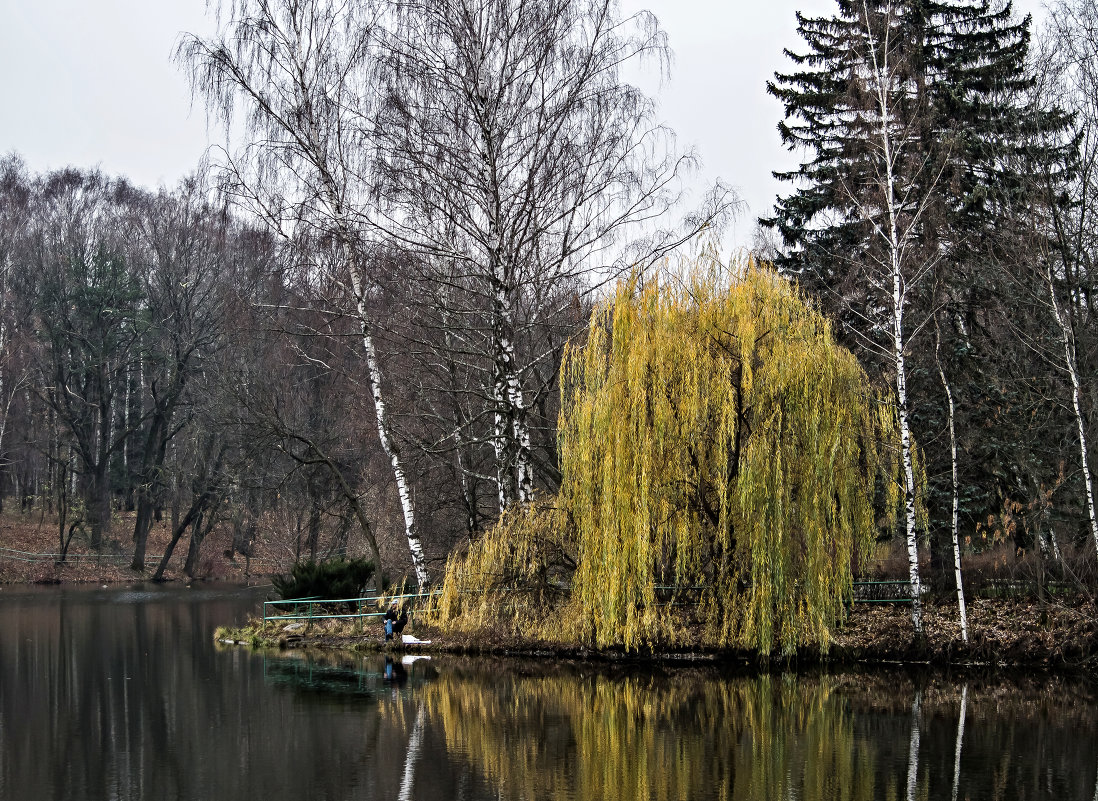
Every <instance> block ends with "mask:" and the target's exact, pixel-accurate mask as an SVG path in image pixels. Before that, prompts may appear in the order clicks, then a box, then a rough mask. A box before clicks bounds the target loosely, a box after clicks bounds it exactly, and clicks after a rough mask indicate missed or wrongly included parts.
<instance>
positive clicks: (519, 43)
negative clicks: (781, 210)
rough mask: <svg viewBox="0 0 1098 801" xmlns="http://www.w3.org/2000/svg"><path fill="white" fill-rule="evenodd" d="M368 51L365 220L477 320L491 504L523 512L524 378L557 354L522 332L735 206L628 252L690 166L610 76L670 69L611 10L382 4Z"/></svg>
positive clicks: (713, 207)
mask: <svg viewBox="0 0 1098 801" xmlns="http://www.w3.org/2000/svg"><path fill="white" fill-rule="evenodd" d="M380 52H381V60H380V62H379V79H378V80H379V85H380V87H381V90H382V91H383V92H384V97H383V101H384V102H383V104H382V105H381V106H380V108H379V112H378V114H379V116H378V123H377V125H376V128H375V136H376V137H377V139H378V157H379V162H380V166H379V176H380V184H379V187H380V188H379V194H378V198H379V207H378V210H377V214H376V215H375V216H374V218H373V219H374V224H375V226H376V227H377V228H378V229H379V230H382V231H384V232H385V233H386V235H387V236H389V237H391V238H392V239H393V240H394V241H396V242H398V243H400V244H401V245H402V246H403V247H405V248H407V249H408V250H410V251H411V252H413V253H415V254H417V255H418V256H419V257H420V258H422V259H423V260H424V261H425V262H426V263H427V264H429V265H432V266H433V267H434V268H435V278H436V280H440V281H443V282H445V283H446V285H447V287H448V288H449V289H450V293H449V294H450V298H449V300H450V302H452V303H454V304H455V305H456V309H455V311H456V313H457V314H458V315H459V316H462V317H463V318H464V319H465V320H466V321H469V322H470V323H472V322H474V321H476V322H478V323H479V321H483V326H484V328H483V329H481V330H477V328H476V326H475V325H474V326H469V327H466V328H465V332H466V333H467V334H470V335H471V339H472V340H473V342H471V343H470V344H472V345H475V347H477V348H478V349H479V350H481V351H482V352H483V354H484V357H485V362H486V365H485V368H484V370H485V373H486V374H485V375H484V376H483V379H482V382H481V386H482V394H483V401H484V404H485V406H486V407H487V408H488V409H489V410H490V414H491V417H492V434H491V441H492V446H493V450H494V456H495V463H496V476H495V478H496V484H497V488H498V502H499V505H500V508H501V509H503V508H505V507H506V506H507V505H508V504H509V503H510V502H511V501H512V500H515V499H517V500H518V501H520V502H527V501H529V500H530V499H531V497H532V493H533V491H534V487H535V484H536V483H537V480H536V476H535V469H534V459H533V455H532V450H533V436H532V433H531V422H530V416H531V404H532V397H534V396H537V395H539V394H540V393H543V392H544V390H545V387H544V385H541V384H540V383H539V382H538V380H537V367H538V365H540V364H543V363H545V362H546V361H549V362H550V363H552V364H553V365H554V366H555V363H556V360H557V359H559V346H558V347H557V348H554V347H550V348H545V347H544V346H543V345H540V344H532V343H531V337H530V331H531V329H532V328H534V327H536V326H539V325H542V324H543V323H544V322H545V321H546V320H547V319H552V318H554V317H555V316H558V315H560V313H561V311H562V308H561V304H562V303H563V304H568V303H570V302H571V301H570V299H569V298H568V296H567V293H563V292H561V291H560V288H561V287H562V286H569V287H570V288H573V287H576V286H582V289H583V290H584V291H586V290H588V289H590V288H592V287H593V286H597V285H600V284H601V283H603V282H605V281H606V280H608V279H609V278H612V277H613V276H614V275H617V274H619V273H620V271H621V270H622V269H623V268H624V267H627V266H629V265H636V264H638V263H640V264H645V263H651V262H652V261H654V260H656V259H658V258H659V257H660V256H661V255H662V254H663V253H664V252H667V251H668V250H669V249H670V248H672V247H674V246H676V245H678V244H679V243H681V242H682V241H684V240H685V239H686V238H689V237H690V236H692V235H693V233H694V232H696V231H697V230H699V229H700V228H701V227H702V226H704V225H705V224H708V223H709V222H711V221H712V220H713V219H714V218H715V217H717V216H719V215H720V214H721V213H723V212H724V211H725V210H726V209H727V207H728V203H729V199H730V195H729V194H728V193H727V192H725V191H724V190H721V189H719V188H718V189H717V190H716V192H715V193H714V194H713V195H711V196H710V198H709V201H708V203H707V205H706V206H705V207H704V208H703V209H702V210H701V211H700V212H699V213H697V214H696V215H694V216H692V217H691V218H689V219H688V220H687V221H686V222H685V224H684V226H683V227H681V228H676V229H673V230H653V231H649V232H648V235H647V237H645V238H641V239H640V240H639V241H637V242H636V245H637V246H636V247H633V248H629V247H627V244H628V242H629V241H631V240H630V239H629V234H630V232H631V231H632V232H633V235H634V236H638V235H639V234H640V230H639V224H641V223H653V222H655V221H660V220H661V219H662V218H663V217H664V216H665V215H666V214H668V213H669V212H670V211H672V209H673V208H674V207H675V204H676V202H677V200H678V189H679V179H680V178H681V176H682V175H683V173H684V172H685V171H687V170H688V169H689V168H690V167H691V166H692V164H693V162H694V159H693V156H692V154H689V153H687V154H682V155H680V154H677V153H676V152H675V150H674V148H673V146H672V143H671V141H670V139H669V132H668V131H667V130H666V129H665V128H663V127H662V126H660V125H659V124H657V123H656V121H655V115H654V106H653V103H652V101H651V100H650V99H649V98H647V97H645V96H644V95H643V94H641V93H640V92H639V91H638V90H637V89H635V88H634V87H632V86H630V85H628V84H627V83H625V82H624V80H623V79H622V76H621V70H622V69H623V67H624V66H626V65H627V64H630V63H632V62H636V61H639V60H642V59H654V60H657V61H659V62H666V60H667V59H668V56H669V51H668V49H667V45H666V41H665V35H664V33H663V32H662V31H661V30H660V28H659V27H658V25H657V24H656V21H655V19H654V18H653V17H652V16H651V15H650V14H647V13H639V14H636V15H634V16H632V17H629V18H624V19H623V18H621V17H620V16H619V15H618V13H617V4H616V3H614V2H612V0H413V2H408V3H403V4H399V5H397V6H394V10H393V12H392V15H391V18H390V19H389V21H388V22H387V29H386V32H385V35H384V37H383V40H382V47H381V50H380ZM658 224H659V225H666V223H663V222H659V223H658ZM554 350H556V352H554ZM542 375H547V376H550V377H551V376H553V375H555V370H548V371H545V372H544V373H542ZM549 380H553V379H552V378H550V379H549ZM455 425H456V426H457V427H459V428H460V426H461V423H460V422H455ZM462 438H463V437H462V435H461V434H458V435H457V436H455V437H454V439H455V440H458V441H460V440H462ZM465 439H468V437H465Z"/></svg>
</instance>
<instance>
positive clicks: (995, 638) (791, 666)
mask: <svg viewBox="0 0 1098 801" xmlns="http://www.w3.org/2000/svg"><path fill="white" fill-rule="evenodd" d="M925 613H926V637H925V641H924V643H922V644H921V645H920V644H918V643H916V642H915V641H914V639H913V637H912V630H911V620H910V616H909V614H908V610H907V608H906V607H903V608H899V609H897V608H881V607H880V606H873V607H865V606H856V607H855V608H854V609H853V610H852V611H851V612H850V614H849V616H848V618H847V620H846V621H845V623H844V624H843V625H842V626H841V628H840V629H839V630H838V631H836V632H835V633H834V635H833V638H832V642H831V645H830V648H829V649H828V651H827V652H826V653H824V652H823V651H822V650H821V649H820V648H818V647H803V648H801V649H799V650H798V651H797V653H796V654H795V655H793V656H789V657H782V656H780V655H778V656H774V655H772V656H770V657H764V656H760V655H758V654H756V653H754V652H749V651H745V650H738V649H713V648H705V647H702V646H701V645H700V644H691V643H681V644H679V645H677V646H675V647H673V648H665V649H645V650H641V651H630V652H627V651H624V650H623V649H613V648H611V649H595V648H589V647H584V646H578V645H575V644H569V643H560V642H548V641H537V640H531V639H529V638H524V637H522V636H521V635H519V634H516V633H514V632H507V631H493V632H484V631H482V632H444V631H440V630H439V629H437V628H432V627H429V626H424V625H420V626H418V627H415V630H414V631H415V636H416V637H417V638H419V639H422V640H430V641H431V642H430V643H410V644H405V643H400V642H388V643H386V642H384V641H383V639H382V637H381V636H380V634H379V632H378V631H377V628H378V627H377V626H376V624H375V625H371V626H369V627H367V628H366V629H365V631H363V632H355V631H353V630H350V626H349V624H343V625H332V624H324V623H321V622H317V623H314V624H313V625H312V626H308V627H307V626H304V625H303V624H290V625H280V624H278V623H272V622H269V623H267V624H263V623H262V621H259V620H253V621H251V623H250V624H248V625H246V626H243V627H240V628H237V629H228V628H221V629H218V631H217V632H215V634H214V638H215V639H217V640H219V641H220V642H222V643H223V644H231V645H245V646H249V647H251V648H261V649H262V648H277V649H317V650H325V651H352V652H378V653H392V654H398V653H399V654H404V653H422V654H433V653H439V654H452V655H460V656H506V657H515V658H525V659H529V658H532V659H554V660H562V661H584V662H602V663H610V664H633V663H635V664H665V665H675V666H680V665H681V666H700V665H719V666H722V667H738V668H743V669H747V670H751V671H773V670H778V671H787V670H794V671H801V670H811V669H815V668H819V667H855V666H868V667H892V668H897V667H899V668H909V669H910V668H933V669H948V670H960V671H973V672H987V671H989V670H990V671H1014V670H1019V669H1022V670H1039V671H1042V672H1055V673H1081V674H1085V675H1087V676H1090V677H1095V676H1098V616H1096V615H1095V612H1094V607H1093V606H1092V605H1091V604H1089V603H1088V602H1086V601H1083V600H1077V601H1072V602H1070V603H1063V602H1059V603H1055V604H1051V603H1047V602H1046V603H1045V604H1039V603H1037V602H1028V601H1002V600H995V601H989V600H985V599H974V600H973V601H970V604H969V615H970V635H971V636H970V640H969V642H968V643H967V644H965V643H964V642H962V640H961V638H960V630H959V625H958V624H957V622H956V620H955V619H954V618H955V617H956V607H951V606H949V605H947V604H941V605H929V604H928V605H927V606H926V608H925ZM257 624H258V625H257Z"/></svg>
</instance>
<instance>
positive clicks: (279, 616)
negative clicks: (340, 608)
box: [263, 591, 437, 623]
mask: <svg viewBox="0 0 1098 801" xmlns="http://www.w3.org/2000/svg"><path fill="white" fill-rule="evenodd" d="M435 594H437V591H435V592H419V593H406V594H404V595H368V596H366V597H363V598H287V599H284V600H281V601H264V602H263V622H264V623H266V622H267V621H269V620H329V619H354V618H365V617H383V616H384V615H385V611H386V610H385V609H379V608H377V603H378V601H387V602H390V603H391V602H393V601H396V600H401V599H405V598H428V597H430V596H431V595H435ZM336 604H347V605H348V610H350V609H351V608H353V609H354V611H347V612H345V613H336V612H331V611H329V609H328V607H333V606H334V605H336ZM351 604H354V606H353V607H351ZM371 604H372V605H373V606H374V609H372V610H371V611H368V612H364V611H363V609H364V608H369V607H370V605H371ZM286 607H289V611H285V612H284V611H282V609H284V608H286ZM301 607H304V608H305V611H304V613H301V612H300V611H298V610H299V609H300V608H301ZM318 608H319V609H318Z"/></svg>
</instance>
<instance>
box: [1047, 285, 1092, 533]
mask: <svg viewBox="0 0 1098 801" xmlns="http://www.w3.org/2000/svg"><path fill="white" fill-rule="evenodd" d="M1045 278H1046V280H1047V283H1048V297H1049V300H1050V301H1051V302H1052V316H1053V319H1055V320H1056V325H1057V326H1058V327H1059V328H1060V337H1061V339H1062V340H1063V344H1064V367H1065V368H1066V369H1067V371H1068V375H1069V376H1071V402H1072V407H1073V408H1074V410H1075V424H1076V426H1077V427H1078V429H1079V459H1080V462H1081V464H1082V470H1083V483H1084V484H1085V485H1086V489H1087V512H1088V514H1089V515H1090V534H1091V537H1092V538H1093V540H1094V548H1095V552H1096V554H1098V513H1096V511H1095V506H1094V481H1093V478H1092V476H1091V472H1090V458H1089V456H1088V454H1087V431H1086V423H1085V418H1084V417H1083V405H1082V400H1081V395H1082V391H1081V389H1080V387H1079V370H1078V368H1077V367H1076V363H1075V337H1074V335H1073V333H1072V330H1071V324H1070V322H1069V321H1068V320H1067V319H1066V318H1065V317H1064V315H1063V313H1062V312H1061V311H1060V302H1059V301H1058V300H1056V286H1055V284H1054V283H1053V280H1052V267H1051V266H1050V267H1047V268H1046V273H1045Z"/></svg>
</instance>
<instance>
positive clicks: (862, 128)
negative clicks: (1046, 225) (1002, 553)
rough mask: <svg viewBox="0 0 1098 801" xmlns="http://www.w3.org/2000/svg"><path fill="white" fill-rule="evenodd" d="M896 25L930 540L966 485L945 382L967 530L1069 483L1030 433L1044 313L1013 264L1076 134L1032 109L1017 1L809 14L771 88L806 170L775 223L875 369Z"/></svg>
mask: <svg viewBox="0 0 1098 801" xmlns="http://www.w3.org/2000/svg"><path fill="white" fill-rule="evenodd" d="M885 19H887V20H888V23H887V35H888V36H889V37H891V38H890V39H889V41H890V42H891V44H890V47H891V48H892V53H893V55H892V58H893V63H894V64H898V65H901V66H898V67H897V68H896V69H895V71H894V74H893V75H892V76H891V78H892V83H891V87H892V91H893V93H894V96H893V97H892V102H891V109H892V112H893V118H892V119H891V121H890V122H891V125H892V129H893V131H894V132H895V133H894V134H893V136H894V138H895V140H896V141H897V142H899V143H900V147H901V148H902V151H903V158H902V159H895V164H894V166H895V168H896V170H897V176H896V182H897V186H899V187H901V189H902V191H901V193H900V195H899V198H900V201H901V202H900V203H899V206H898V208H899V213H900V214H901V215H904V214H906V215H907V217H906V223H905V224H906V227H905V228H904V232H905V234H906V239H905V240H904V241H903V242H902V243H901V245H902V248H903V253H904V256H905V258H906V259H908V260H909V267H908V268H907V271H906V272H905V280H906V281H908V282H909V283H908V284H906V285H905V286H904V290H905V292H906V295H905V297H906V303H907V306H906V326H907V331H909V332H911V335H909V337H908V339H907V341H906V342H905V343H904V348H905V356H906V359H907V369H908V372H909V375H908V381H907V389H908V393H909V403H910V411H911V420H912V428H913V430H914V433H915V436H916V439H917V440H918V441H919V442H920V443H922V444H923V451H924V453H925V456H926V470H927V475H928V478H929V486H928V490H929V498H928V500H929V508H930V514H931V521H932V527H933V529H934V530H935V532H936V533H937V532H941V533H944V531H945V529H946V527H947V521H948V520H949V519H950V518H951V514H950V511H951V506H952V504H951V499H952V495H953V487H952V482H951V469H950V468H951V465H950V450H951V449H950V444H949V441H948V436H947V435H946V431H947V429H948V425H947V417H948V403H947V393H946V392H944V391H943V385H942V383H941V376H943V375H944V376H946V377H947V380H948V381H950V383H951V384H952V387H951V391H952V393H953V395H954V396H955V398H956V400H957V405H956V426H957V431H958V438H959V441H960V444H961V448H960V456H959V460H960V462H961V465H960V467H961V470H960V488H959V491H960V496H961V497H960V500H961V514H962V517H964V518H966V519H967V522H968V524H969V526H971V525H972V524H973V523H974V521H975V520H976V519H983V518H984V517H985V516H986V515H988V514H990V513H997V512H998V511H999V508H1000V505H1001V504H1002V502H1003V499H1004V498H1018V497H1019V495H1020V494H1022V493H1024V492H1026V486H1027V485H1030V486H1032V487H1033V488H1036V487H1037V486H1039V485H1040V484H1041V483H1042V482H1044V481H1045V480H1046V479H1048V478H1049V476H1050V473H1051V471H1053V470H1054V465H1053V464H1052V463H1051V459H1050V456H1049V455H1048V454H1044V453H1042V452H1041V450H1040V447H1039V446H1036V443H1035V441H1034V440H1029V441H1028V442H1027V438H1026V437H1023V436H1019V433H1020V431H1021V430H1022V429H1024V428H1025V427H1026V426H1027V425H1030V423H1029V422H1028V418H1029V416H1030V413H1031V412H1032V410H1033V404H1034V402H1035V394H1034V393H1031V392H1030V391H1029V387H1028V386H1027V382H1026V381H1025V380H1022V379H1024V378H1025V377H1026V376H1027V375H1030V374H1032V373H1033V372H1034V366H1033V364H1032V359H1030V358H1029V357H1028V356H1026V355H1025V354H1024V353H1023V352H1022V349H1021V348H1013V347H1008V346H1007V345H1006V341H1007V339H1008V337H1007V332H1008V329H1010V328H1017V327H1018V326H1028V325H1029V322H1028V321H1027V320H1026V319H1024V318H1025V317H1026V315H1027V314H1030V313H1029V312H1026V311H1025V310H1023V309H1021V308H1020V307H1019V304H1018V303H1017V296H1018V289H1017V286H1016V285H1015V284H1014V275H1015V271H1013V270H1012V269H1011V267H1012V259H1013V258H1015V256H1016V254H1018V253H1020V252H1024V251H1025V246H1026V245H1027V239H1032V238H1033V237H1031V236H1030V234H1031V233H1032V232H1033V230H1034V228H1035V227H1036V226H1037V225H1038V223H1037V222H1035V220H1036V219H1038V218H1039V214H1035V212H1034V210H1035V209H1039V208H1040V206H1041V204H1043V203H1045V202H1046V199H1047V198H1048V197H1049V196H1050V195H1054V194H1055V193H1054V192H1053V193H1050V192H1049V191H1048V190H1049V189H1050V185H1049V184H1046V185H1044V186H1041V185H1038V184H1037V183H1036V182H1034V181H1033V179H1032V176H1033V174H1034V172H1035V165H1040V172H1041V173H1042V174H1045V175H1050V176H1052V181H1051V184H1052V185H1055V184H1056V183H1057V182H1059V181H1061V180H1062V179H1063V177H1064V175H1065V172H1066V171H1067V170H1068V169H1069V168H1070V165H1071V156H1072V143H1071V140H1070V136H1067V135H1065V132H1066V130H1067V128H1068V126H1069V124H1070V120H1069V119H1068V117H1067V116H1066V115H1064V114H1063V113H1061V112H1059V111H1058V110H1056V109H1051V110H1049V109H1042V108H1039V107H1034V106H1032V105H1030V103H1029V90H1030V88H1031V86H1032V78H1031V76H1030V75H1029V73H1028V72H1027V68H1026V59H1027V54H1028V49H1029V29H1030V22H1031V21H1030V18H1029V17H1025V18H1023V19H1020V20H1019V19H1017V18H1016V17H1015V16H1014V15H1013V14H1012V8H1011V4H1010V3H1009V2H997V3H993V2H990V0H939V1H937V2H934V1H932V0H891V2H890V1H889V0H857V1H855V2H851V1H850V0H839V1H838V2H837V12H836V14H835V15H833V16H831V17H824V18H810V17H805V16H803V15H798V30H799V33H800V35H801V37H802V39H803V40H804V42H805V45H806V48H805V50H804V51H803V52H800V53H793V52H787V55H788V57H789V59H790V61H791V63H792V65H793V67H794V69H793V70H791V71H789V72H788V73H782V72H779V73H777V74H776V75H775V79H774V81H773V82H771V83H770V84H769V86H768V89H769V91H770V92H771V94H773V95H774V96H775V97H777V98H778V99H779V100H781V101H782V103H783V104H784V106H785V119H784V121H783V122H782V123H781V124H780V125H779V131H780V134H781V136H782V140H783V142H784V144H785V145H786V146H787V147H788V148H789V149H791V150H798V151H803V152H804V153H805V156H806V157H805V159H804V161H803V163H802V164H801V165H800V166H799V167H798V168H797V169H795V170H792V171H789V172H779V173H775V175H776V177H777V178H779V179H780V180H782V181H784V182H786V183H789V184H791V185H792V188H791V191H790V192H789V193H788V194H786V195H784V196H781V197H779V198H778V200H777V203H776V205H775V209H774V212H773V214H772V215H771V216H770V217H769V218H766V219H763V220H762V221H761V222H762V223H763V224H764V225H766V226H768V227H771V228H774V229H776V230H777V231H778V232H779V233H780V234H781V236H782V239H783V241H784V244H785V251H784V252H783V254H782V255H781V257H780V258H779V259H778V263H779V266H780V267H781V268H782V269H783V270H785V271H786V272H787V273H789V274H792V275H794V276H796V277H797V278H798V279H799V280H800V282H801V284H802V285H803V286H804V287H805V288H806V289H808V290H809V291H810V292H812V293H813V294H814V295H815V296H816V297H817V299H818V302H819V303H820V305H821V307H822V308H823V309H824V310H825V311H826V312H828V313H829V314H830V315H831V316H833V317H834V318H835V319H837V320H838V321H839V322H840V323H841V325H840V327H839V332H840V336H841V337H842V338H843V341H844V342H845V343H846V344H848V345H849V346H851V347H852V348H854V349H855V351H856V352H858V353H859V355H860V357H861V358H862V359H863V362H865V363H866V364H867V366H870V367H871V372H872V371H873V370H874V368H875V369H876V370H877V371H880V372H883V373H888V372H890V371H894V369H895V368H894V364H893V362H892V360H891V359H890V358H889V352H888V345H889V334H890V331H889V330H888V325H887V321H886V319H885V318H886V317H887V311H888V305H887V303H885V302H884V301H883V299H882V297H881V293H880V292H874V287H873V286H872V281H871V280H870V273H871V272H872V269H873V265H874V264H876V263H879V262H880V258H881V257H880V255H879V254H878V253H876V252H875V248H876V247H878V242H879V239H880V237H879V236H877V235H876V234H875V230H876V228H875V226H880V225H881V220H882V215H883V213H884V208H883V204H881V203H880V202H879V199H878V198H877V197H876V196H875V195H874V191H873V186H874V184H875V182H878V183H879V178H878V175H879V171H880V165H881V163H882V161H881V159H880V154H879V153H878V152H876V150H875V149H874V146H873V142H872V141H870V140H871V138H872V131H873V128H872V126H873V124H874V117H873V102H872V100H873V99H872V98H867V97H866V93H865V92H864V89H863V87H864V84H865V76H866V75H867V74H868V73H869V72H870V71H871V70H872V64H871V63H870V59H871V56H872V54H873V52H874V50H873V48H872V47H871V46H869V44H868V42H869V41H871V40H875V41H878V42H879V41H881V40H882V37H884V35H885V31H886V28H884V27H880V26H884V25H885V23H884V22H883V20H885ZM875 20H876V22H874V21H875ZM875 26H876V27H878V28H879V30H877V31H876V32H875V31H874V30H873V29H874V27H875ZM874 37H875V38H874ZM1053 188H1054V187H1053ZM935 322H937V325H935ZM1033 327H1034V329H1035V330H1033V331H1030V332H1029V333H1030V334H1032V335H1034V336H1044V335H1045V334H1046V330H1047V326H1043V325H1042V324H1034V326H1033ZM936 330H937V331H940V334H939V336H940V340H941V346H940V348H937V349H936V337H935V336H934V333H935V331H936ZM937 354H941V358H940V359H938V358H936V356H937ZM939 361H941V364H942V367H943V370H941V371H940V370H939V369H938V366H939V364H938V363H939ZM1038 441H1039V440H1038ZM943 544H944V540H943Z"/></svg>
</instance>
